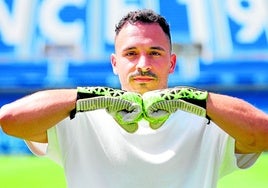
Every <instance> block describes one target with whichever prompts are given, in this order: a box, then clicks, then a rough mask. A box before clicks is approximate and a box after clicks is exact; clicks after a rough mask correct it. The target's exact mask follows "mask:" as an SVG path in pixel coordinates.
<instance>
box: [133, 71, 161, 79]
mask: <svg viewBox="0 0 268 188" xmlns="http://www.w3.org/2000/svg"><path fill="white" fill-rule="evenodd" d="M136 76H148V77H153V78H157V76H156V74H154V73H153V72H151V71H146V72H143V71H136V72H134V73H132V74H131V75H130V78H133V77H136Z"/></svg>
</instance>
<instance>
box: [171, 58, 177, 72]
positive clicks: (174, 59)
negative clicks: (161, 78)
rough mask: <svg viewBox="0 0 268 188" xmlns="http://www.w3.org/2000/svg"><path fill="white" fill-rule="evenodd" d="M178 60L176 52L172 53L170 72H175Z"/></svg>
mask: <svg viewBox="0 0 268 188" xmlns="http://www.w3.org/2000/svg"><path fill="white" fill-rule="evenodd" d="M176 61H177V56H176V54H171V56H170V68H169V73H173V72H174V70H175V68H176Z"/></svg>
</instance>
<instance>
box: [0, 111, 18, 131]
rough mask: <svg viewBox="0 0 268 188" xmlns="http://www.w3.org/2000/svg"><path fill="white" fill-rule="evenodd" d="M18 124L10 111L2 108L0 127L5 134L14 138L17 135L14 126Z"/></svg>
mask: <svg viewBox="0 0 268 188" xmlns="http://www.w3.org/2000/svg"><path fill="white" fill-rule="evenodd" d="M15 123H16V120H15V117H14V116H13V115H12V113H9V112H8V110H5V109H4V108H1V110H0V125H1V128H2V130H3V132H4V133H6V134H8V135H10V136H14V135H16V133H15V129H14V127H15V126H14V125H15Z"/></svg>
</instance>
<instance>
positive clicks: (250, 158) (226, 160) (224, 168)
mask: <svg viewBox="0 0 268 188" xmlns="http://www.w3.org/2000/svg"><path fill="white" fill-rule="evenodd" d="M224 152H225V154H224V155H223V156H224V157H223V159H222V165H221V168H220V178H221V177H223V176H225V175H227V174H229V173H231V172H233V171H235V170H239V169H246V168H249V167H251V166H252V165H253V164H254V163H255V162H256V161H257V159H258V158H259V156H260V153H250V154H236V153H235V140H234V138H232V137H230V136H227V141H226V147H225V151H224Z"/></svg>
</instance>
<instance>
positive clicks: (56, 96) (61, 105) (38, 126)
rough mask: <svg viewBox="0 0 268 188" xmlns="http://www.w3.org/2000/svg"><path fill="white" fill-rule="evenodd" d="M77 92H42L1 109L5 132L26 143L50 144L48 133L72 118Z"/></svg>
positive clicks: (74, 90)
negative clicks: (71, 112)
mask: <svg viewBox="0 0 268 188" xmlns="http://www.w3.org/2000/svg"><path fill="white" fill-rule="evenodd" d="M76 96H77V91H76V89H59V90H46V91H39V92H36V93H34V94H32V95H29V96H27V97H24V98H22V99H19V100H17V101H15V102H13V103H10V104H7V105H4V106H3V107H2V108H1V110H0V124H1V126H2V129H3V131H4V132H5V133H7V134H9V135H12V136H16V137H19V138H22V139H25V140H30V141H36V142H44V143H45V142H47V134H46V131H47V130H48V129H49V128H51V127H52V126H54V125H56V124H57V123H58V122H60V121H61V120H63V119H64V118H66V117H68V116H69V114H70V111H71V110H72V109H74V108H75V103H76Z"/></svg>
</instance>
